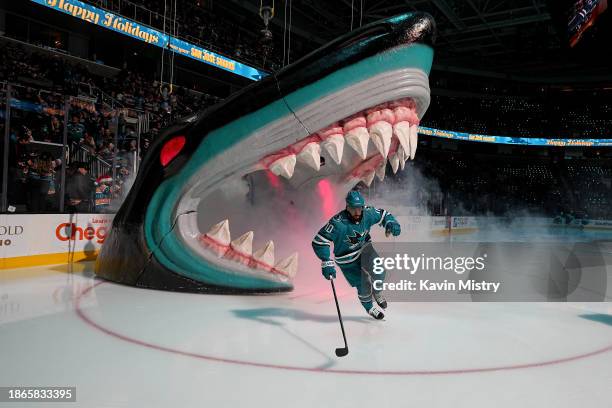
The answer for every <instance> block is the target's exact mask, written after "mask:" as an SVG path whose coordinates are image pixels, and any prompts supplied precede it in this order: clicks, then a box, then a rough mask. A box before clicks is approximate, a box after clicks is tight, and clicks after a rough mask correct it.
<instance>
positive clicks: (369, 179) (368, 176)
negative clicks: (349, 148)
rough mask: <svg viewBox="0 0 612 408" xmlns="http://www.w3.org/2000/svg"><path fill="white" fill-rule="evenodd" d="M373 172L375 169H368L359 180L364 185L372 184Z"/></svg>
mask: <svg viewBox="0 0 612 408" xmlns="http://www.w3.org/2000/svg"><path fill="white" fill-rule="evenodd" d="M375 173H376V172H375V171H370V172H368V173H366V174H364V175H363V177H362V178H361V181H363V182H364V184H365V185H366V186H368V187H370V185H371V184H372V180H374V174H375Z"/></svg>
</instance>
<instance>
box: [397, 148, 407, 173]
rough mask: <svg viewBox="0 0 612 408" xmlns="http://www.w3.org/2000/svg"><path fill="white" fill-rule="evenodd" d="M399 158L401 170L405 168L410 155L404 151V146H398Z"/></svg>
mask: <svg viewBox="0 0 612 408" xmlns="http://www.w3.org/2000/svg"><path fill="white" fill-rule="evenodd" d="M397 158H398V159H399V166H400V170H404V167H405V166H406V160H408V156H407V155H406V152H404V148H403V147H402V146H399V147H398V148H397Z"/></svg>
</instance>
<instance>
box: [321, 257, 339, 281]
mask: <svg viewBox="0 0 612 408" xmlns="http://www.w3.org/2000/svg"><path fill="white" fill-rule="evenodd" d="M321 269H322V270H323V276H324V277H325V279H327V280H330V279H336V267H335V265H334V261H323V262H321Z"/></svg>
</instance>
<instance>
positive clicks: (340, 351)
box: [329, 278, 348, 357]
mask: <svg viewBox="0 0 612 408" xmlns="http://www.w3.org/2000/svg"><path fill="white" fill-rule="evenodd" d="M329 281H330V282H331V286H332V290H333V291H334V300H335V301H336V310H338V319H339V320H340V328H341V329H342V338H343V339H344V347H339V348H337V349H336V356H338V357H344V356H346V355H347V354H348V344H346V334H345V333H344V324H342V315H341V314H340V305H338V296H336V287H335V286H334V279H333V278H332V279H330V280H329Z"/></svg>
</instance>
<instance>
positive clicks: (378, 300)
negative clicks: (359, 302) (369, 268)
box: [374, 292, 387, 309]
mask: <svg viewBox="0 0 612 408" xmlns="http://www.w3.org/2000/svg"><path fill="white" fill-rule="evenodd" d="M374 300H375V301H376V303H378V306H380V307H382V308H383V309H386V308H387V299H385V297H384V296H383V294H382V293H381V292H378V293H376V292H375V293H374Z"/></svg>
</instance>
